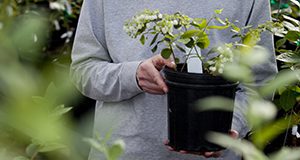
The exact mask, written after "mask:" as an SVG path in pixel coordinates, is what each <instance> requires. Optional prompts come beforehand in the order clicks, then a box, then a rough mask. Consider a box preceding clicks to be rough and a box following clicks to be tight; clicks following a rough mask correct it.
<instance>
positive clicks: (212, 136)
mask: <svg viewBox="0 0 300 160" xmlns="http://www.w3.org/2000/svg"><path fill="white" fill-rule="evenodd" d="M208 140H209V141H210V142H213V143H215V144H218V145H221V146H223V147H224V148H228V149H231V150H234V151H235V152H236V153H237V154H239V155H243V158H244V159H245V160H269V159H268V157H267V156H265V155H264V153H262V152H261V151H260V150H258V149H257V148H255V146H253V144H251V143H250V142H248V141H246V140H241V139H234V138H232V137H229V136H228V135H223V134H220V133H209V134H208Z"/></svg>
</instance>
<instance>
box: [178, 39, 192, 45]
mask: <svg viewBox="0 0 300 160" xmlns="http://www.w3.org/2000/svg"><path fill="white" fill-rule="evenodd" d="M177 41H178V42H180V43H183V44H187V43H189V42H190V39H189V38H184V39H181V38H180V39H178V40H177Z"/></svg>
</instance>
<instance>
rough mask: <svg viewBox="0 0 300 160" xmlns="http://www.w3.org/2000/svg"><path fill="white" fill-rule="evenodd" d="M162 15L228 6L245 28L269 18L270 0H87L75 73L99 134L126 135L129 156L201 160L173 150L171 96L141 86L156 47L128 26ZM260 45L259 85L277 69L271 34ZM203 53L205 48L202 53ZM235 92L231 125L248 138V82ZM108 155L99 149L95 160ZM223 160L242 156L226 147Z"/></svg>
mask: <svg viewBox="0 0 300 160" xmlns="http://www.w3.org/2000/svg"><path fill="white" fill-rule="evenodd" d="M146 8H147V9H151V10H154V9H159V10H160V12H162V13H169V14H171V13H175V12H177V11H180V12H181V13H183V14H186V15H188V16H190V17H193V18H195V17H203V18H210V17H211V16H212V15H213V13H214V10H215V9H220V8H223V9H224V10H223V13H222V15H221V17H223V18H229V20H230V21H234V20H238V22H239V24H240V26H246V25H253V26H256V25H257V24H260V23H263V22H265V21H267V20H270V7H269V0H222V1H220V0H193V1H191V0H151V1H150V0H85V1H84V3H83V6H82V11H81V15H80V19H79V23H78V28H77V33H76V38H75V43H74V47H73V52H72V65H71V76H72V79H73V80H74V82H75V84H76V86H77V88H78V89H79V90H80V91H81V92H82V93H83V94H84V95H86V96H88V97H90V98H93V99H95V100H97V104H96V111H95V121H94V132H95V134H100V135H101V136H104V134H105V133H107V132H108V131H109V130H112V137H111V139H112V140H115V139H118V138H120V139H122V140H124V141H125V144H126V149H125V153H124V154H123V156H122V159H125V160H177V159H178V160H179V159H180V160H196V159H197V160H200V159H204V158H203V157H201V156H194V155H182V154H179V153H175V152H171V151H168V149H167V148H166V147H165V146H164V144H163V141H164V140H166V139H167V110H166V106H167V105H166V95H151V94H148V93H145V92H143V91H142V90H141V89H140V88H139V87H138V85H137V81H136V70H137V67H138V65H139V64H140V63H141V61H143V60H145V59H147V58H149V57H151V56H153V54H152V52H151V48H149V47H148V46H147V45H145V46H143V45H141V44H140V42H139V41H138V39H131V38H130V37H129V36H128V35H126V33H125V31H124V30H123V25H124V22H125V20H127V19H130V18H132V16H134V15H135V14H137V13H139V12H140V11H142V10H144V9H146ZM231 36H232V33H230V32H229V31H222V32H215V33H211V34H210V39H211V46H215V45H217V44H220V43H223V42H231V41H232V39H231ZM261 45H264V46H265V47H267V48H268V49H269V50H270V60H269V61H268V62H266V63H265V64H263V65H259V66H256V67H255V68H254V72H255V75H256V82H257V84H256V85H261V84H263V82H264V81H265V80H266V79H268V78H269V77H271V76H273V75H274V74H275V73H276V71H277V69H276V64H275V57H274V51H273V39H272V36H271V35H270V34H265V35H263V37H262V40H261ZM202 52H203V53H205V52H206V50H204V51H202ZM240 88H241V90H239V91H238V92H237V93H236V103H235V104H236V105H235V110H234V118H233V124H232V128H233V129H235V130H237V131H238V132H239V133H240V136H241V137H243V136H245V134H246V133H247V132H248V127H247V124H246V121H245V118H244V113H243V112H244V111H245V109H246V107H247V105H246V102H247V96H246V94H245V90H244V88H243V86H242V85H241V86H240ZM102 159H104V158H103V157H102V156H101V154H100V153H99V152H97V151H95V150H92V151H91V154H90V160H102ZM220 159H230V160H234V159H238V158H237V157H235V156H234V155H233V154H232V153H231V152H227V151H224V154H223V156H222V158H220Z"/></svg>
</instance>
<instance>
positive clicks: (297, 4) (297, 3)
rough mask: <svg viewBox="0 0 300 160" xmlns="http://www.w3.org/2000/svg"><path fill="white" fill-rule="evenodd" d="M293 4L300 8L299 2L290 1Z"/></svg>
mask: <svg viewBox="0 0 300 160" xmlns="http://www.w3.org/2000/svg"><path fill="white" fill-rule="evenodd" d="M290 1H291V2H292V3H294V4H295V5H296V6H298V8H300V3H299V2H298V1H297V0H290Z"/></svg>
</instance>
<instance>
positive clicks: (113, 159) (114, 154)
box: [108, 140, 125, 160]
mask: <svg viewBox="0 0 300 160" xmlns="http://www.w3.org/2000/svg"><path fill="white" fill-rule="evenodd" d="M124 148H125V144H124V142H123V141H122V140H117V141H115V142H114V143H113V145H112V146H111V147H110V148H109V150H108V153H109V155H110V160H117V159H118V158H119V157H120V156H121V155H122V154H123V152H124Z"/></svg>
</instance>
